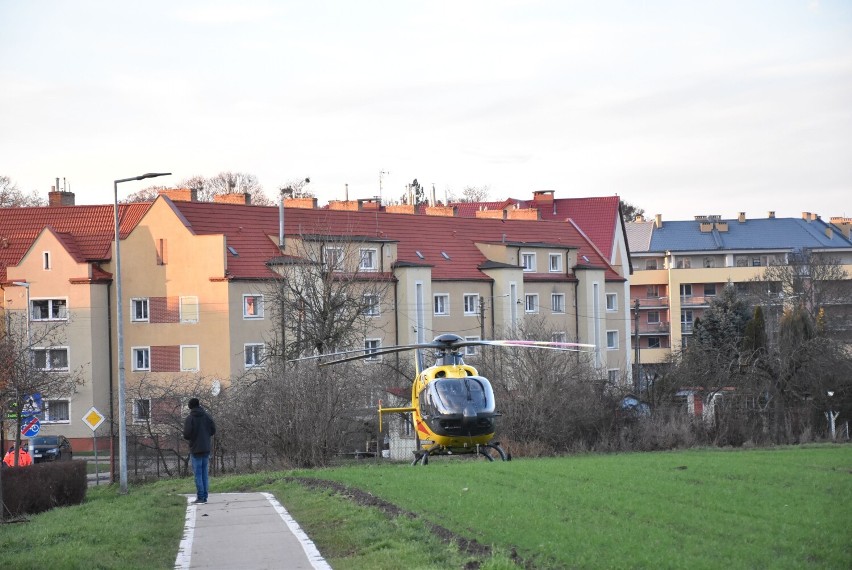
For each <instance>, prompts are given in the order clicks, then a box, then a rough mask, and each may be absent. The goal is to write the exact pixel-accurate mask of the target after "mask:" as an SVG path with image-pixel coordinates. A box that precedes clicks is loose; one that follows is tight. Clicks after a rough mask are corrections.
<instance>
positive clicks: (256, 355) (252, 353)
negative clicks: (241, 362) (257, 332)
mask: <svg viewBox="0 0 852 570" xmlns="http://www.w3.org/2000/svg"><path fill="white" fill-rule="evenodd" d="M245 355H246V360H245V362H246V369H248V368H258V367H260V366H263V344H258V343H252V344H247V345H245Z"/></svg>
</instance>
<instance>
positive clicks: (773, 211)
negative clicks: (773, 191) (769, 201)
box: [766, 210, 775, 220]
mask: <svg viewBox="0 0 852 570" xmlns="http://www.w3.org/2000/svg"><path fill="white" fill-rule="evenodd" d="M766 217H767V218H769V219H770V220H773V219H775V210H769V213H767V215H766Z"/></svg>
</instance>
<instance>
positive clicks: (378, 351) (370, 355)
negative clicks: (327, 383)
mask: <svg viewBox="0 0 852 570" xmlns="http://www.w3.org/2000/svg"><path fill="white" fill-rule="evenodd" d="M420 348H444V345H443V344H439V343H434V342H427V343H423V344H409V345H405V346H390V347H387V348H377V349H373V350H370V351H369V352H366V351H367V349H366V348H362V349H360V350H356V351H347V352H363V353H365V354H359V355H356V356H347V357H346V358H338V359H337V360H332V361H330V362H321V363H320V364H319V365H320V366H329V365H331V364H341V363H343V362H351V361H353V360H363V359H365V358H375V357H377V356H382V355H384V354H395V353H397V352H406V351H408V350H417V349H420ZM340 354H345V353H340ZM325 356H331V355H330V354H327V355H325Z"/></svg>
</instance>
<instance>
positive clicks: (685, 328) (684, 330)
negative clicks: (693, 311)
mask: <svg viewBox="0 0 852 570" xmlns="http://www.w3.org/2000/svg"><path fill="white" fill-rule="evenodd" d="M693 327H694V324H693V323H692V322H689V323H680V332H681V334H692V329H693Z"/></svg>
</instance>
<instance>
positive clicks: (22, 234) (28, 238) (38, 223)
mask: <svg viewBox="0 0 852 570" xmlns="http://www.w3.org/2000/svg"><path fill="white" fill-rule="evenodd" d="M149 207H150V204H149V203H141V202H140V203H135V204H120V205H119V214H120V221H119V223H120V227H119V229H120V232H121V236H122V237H125V236H126V235H127V234H128V233H130V231H131V230H132V229H133V228H134V227H135V226H136V224H137V223H139V220H141V219H142V216H143V215H144V214H145V212H146V211H147V210H148V208H149ZM45 228H49V229H50V230H51V231H53V233H54V234H56V236H57V238H58V239H59V241H60V242H62V244H63V245H64V246H65V248H66V249H68V251H69V253H70V254H71V255H72V256H73V257H74V258H75V259H77V260H78V261H90V262H98V261H105V260H108V259H110V257H111V256H112V242H113V241H114V240H115V210H114V209H113V206H112V205H111V204H110V205H104V206H60V207H35V208H0V282H5V281H6V279H7V277H6V268H7V267H9V266H10V265H12V266H14V265H17V264H18V263H20V261H21V259H22V258H23V256H24V255H25V254H26V253H27V251H28V250H29V249H30V247H31V246H32V244H33V242H34V241H35V239H36V238H37V237H38V236H39V234H41V232H42V230H44V229H45ZM99 275H101V274H99Z"/></svg>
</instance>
